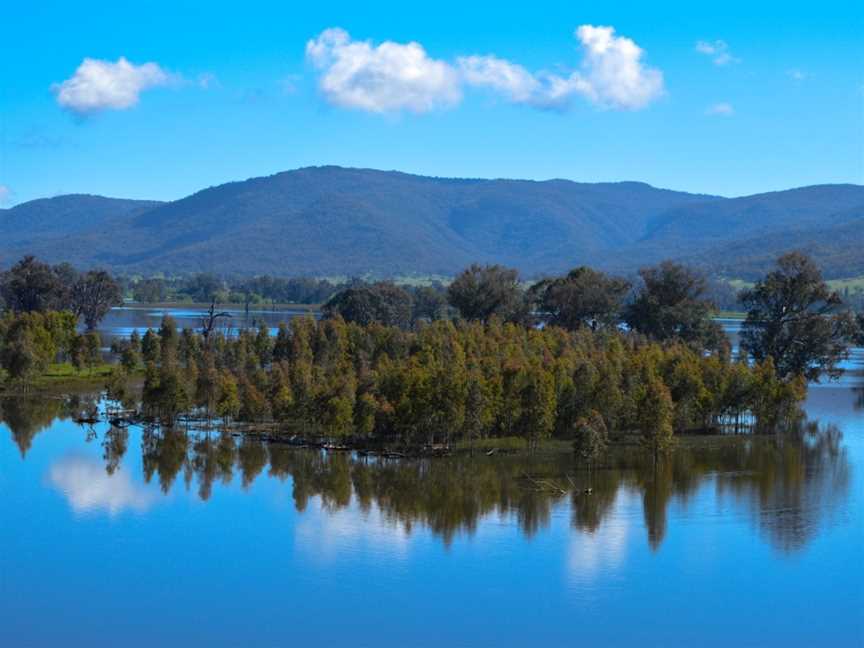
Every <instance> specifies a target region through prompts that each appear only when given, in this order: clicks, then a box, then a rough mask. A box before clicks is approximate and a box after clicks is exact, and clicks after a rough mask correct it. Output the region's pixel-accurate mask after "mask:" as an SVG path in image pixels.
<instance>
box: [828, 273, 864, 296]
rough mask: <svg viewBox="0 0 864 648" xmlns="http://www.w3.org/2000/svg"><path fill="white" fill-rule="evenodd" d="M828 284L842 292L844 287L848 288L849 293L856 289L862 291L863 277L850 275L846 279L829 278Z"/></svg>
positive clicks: (863, 285)
mask: <svg viewBox="0 0 864 648" xmlns="http://www.w3.org/2000/svg"><path fill="white" fill-rule="evenodd" d="M828 285H829V286H831V287H832V288H833V289H834V290H839V291H840V292H843V291H844V290H845V289H847V288H848V289H849V292H850V293H855V292H858V291H864V277H850V278H848V279H830V280H829V281H828Z"/></svg>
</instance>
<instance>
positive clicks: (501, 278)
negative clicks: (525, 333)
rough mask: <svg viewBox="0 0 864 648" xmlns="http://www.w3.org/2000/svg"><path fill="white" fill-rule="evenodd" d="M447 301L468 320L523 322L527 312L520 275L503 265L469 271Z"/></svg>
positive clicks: (452, 288)
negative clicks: (496, 319) (492, 318)
mask: <svg viewBox="0 0 864 648" xmlns="http://www.w3.org/2000/svg"><path fill="white" fill-rule="evenodd" d="M447 299H448V301H449V302H450V305H451V306H453V307H454V308H455V309H456V310H458V311H459V314H460V315H461V316H462V318H463V319H466V320H480V321H483V322H485V321H488V320H489V319H490V318H491V317H493V316H495V317H498V318H499V319H501V320H502V321H521V320H523V319H524V318H525V317H526V312H527V308H526V304H525V297H524V295H523V292H522V288H521V287H520V285H519V272H518V271H517V270H514V269H512V268H505V267H504V266H500V265H486V266H480V265H477V264H474V265H472V266H470V267H468V268H467V269H465V270H464V271H462V273H461V274H459V276H457V277H456V279H454V280H453V283H451V284H450V286H449V287H448V288H447Z"/></svg>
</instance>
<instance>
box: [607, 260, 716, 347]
mask: <svg viewBox="0 0 864 648" xmlns="http://www.w3.org/2000/svg"><path fill="white" fill-rule="evenodd" d="M639 276H640V277H642V283H643V285H642V287H641V288H640V289H639V292H638V293H637V295H636V298H635V299H634V300H633V301H632V302H631V303H630V304H629V305H628V306H627V307H626V308H625V310H624V321H625V322H626V323H627V325H628V326H629V327H630V328H632V329H633V330H636V331H639V332H640V333H643V334H645V335H647V336H648V337H650V338H652V339H654V340H658V341H667V340H681V341H682V342H686V343H688V344H693V345H695V346H697V347H701V348H706V349H717V348H720V346H722V345H723V344H724V342H725V340H726V337H725V335H724V334H723V330H722V329H721V328H720V325H719V324H717V323H716V322H714V321H713V320H712V319H711V316H712V314H713V311H714V305H713V304H712V303H711V302H710V301H709V300H708V299H707V297H706V291H707V289H708V285H707V282H706V281H705V279H704V278H703V277H702V276H701V275H699V274H698V273H696V272H695V271H694V270H692V269H690V268H688V267H686V266H683V265H680V264H677V263H673V262H672V261H664V262H663V263H661V264H660V265H658V266H655V267H651V268H643V269H642V270H640V271H639Z"/></svg>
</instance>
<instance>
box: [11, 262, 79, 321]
mask: <svg viewBox="0 0 864 648" xmlns="http://www.w3.org/2000/svg"><path fill="white" fill-rule="evenodd" d="M0 295H2V297H3V301H4V302H5V304H6V307H7V308H8V309H10V310H12V311H15V312H17V313H29V312H34V311H47V310H51V309H57V310H59V309H61V308H62V307H63V302H64V284H63V283H62V282H61V280H60V278H59V277H58V276H57V273H55V271H54V269H53V268H52V267H51V266H49V265H48V264H46V263H42V262H41V261H38V260H37V259H36V258H35V257H32V256H26V257H24V258H23V259H21V260H20V261H19V262H18V263H16V264H15V265H14V266H12V268H11V269H10V270H7V271H6V272H4V273H3V274H2V275H0Z"/></svg>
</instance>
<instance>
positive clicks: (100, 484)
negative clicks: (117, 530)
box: [48, 456, 155, 516]
mask: <svg viewBox="0 0 864 648" xmlns="http://www.w3.org/2000/svg"><path fill="white" fill-rule="evenodd" d="M48 480H49V482H50V483H51V485H52V486H54V487H55V488H57V489H58V490H59V491H60V492H62V493H63V494H64V495H65V496H66V499H67V500H68V501H69V505H70V506H71V507H72V510H73V511H74V512H75V513H76V514H81V513H89V512H92V511H103V512H106V513H108V514H109V515H111V516H114V515H117V514H119V513H121V512H123V511H126V510H133V511H137V512H139V513H140V512H145V511H147V510H148V509H149V508H150V506H151V505H152V504H153V502H154V499H155V498H154V495H153V494H152V493H150V492H148V491H147V490H145V489H144V488H142V487H141V486H140V485H138V484H135V483H134V482H133V481H132V479H131V478H130V476H129V474H128V473H125V472H110V473H108V472H106V471H105V468H104V466H102V465H101V464H100V463H99V462H97V461H94V460H92V459H89V458H87V457H79V456H67V457H63V458H62V459H60V460H59V461H57V462H56V463H55V464H54V465H52V466H51V469H50V471H49V472H48Z"/></svg>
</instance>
